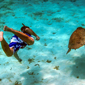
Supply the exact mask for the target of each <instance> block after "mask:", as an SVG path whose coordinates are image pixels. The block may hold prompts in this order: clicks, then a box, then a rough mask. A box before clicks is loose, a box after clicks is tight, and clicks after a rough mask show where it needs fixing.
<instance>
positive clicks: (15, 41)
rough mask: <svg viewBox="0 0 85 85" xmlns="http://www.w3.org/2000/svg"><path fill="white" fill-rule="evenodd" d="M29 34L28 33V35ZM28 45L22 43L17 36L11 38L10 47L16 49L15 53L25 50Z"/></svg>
mask: <svg viewBox="0 0 85 85" xmlns="http://www.w3.org/2000/svg"><path fill="white" fill-rule="evenodd" d="M26 34H27V33H26ZM27 35H28V36H30V37H32V36H31V35H29V34H27ZM26 45H27V43H26V42H24V41H22V40H21V39H20V38H19V37H17V36H16V35H14V36H13V37H12V38H11V41H10V44H9V47H10V48H11V47H13V48H14V52H13V53H15V52H16V51H18V50H19V49H20V48H24V47H25V46H26Z"/></svg>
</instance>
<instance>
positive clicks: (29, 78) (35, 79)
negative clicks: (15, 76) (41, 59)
mask: <svg viewBox="0 0 85 85" xmlns="http://www.w3.org/2000/svg"><path fill="white" fill-rule="evenodd" d="M40 70H41V68H40V66H39V65H38V64H36V66H33V67H32V68H31V69H29V70H27V71H26V72H24V73H22V74H21V75H20V76H21V77H23V78H24V80H23V85H28V84H29V85H37V84H39V83H41V82H42V80H43V79H42V73H41V72H40Z"/></svg>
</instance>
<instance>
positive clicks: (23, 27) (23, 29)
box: [21, 23, 29, 32]
mask: <svg viewBox="0 0 85 85" xmlns="http://www.w3.org/2000/svg"><path fill="white" fill-rule="evenodd" d="M22 25H23V26H22V27H21V31H23V32H25V28H29V27H28V26H25V25H24V24H23V23H22Z"/></svg>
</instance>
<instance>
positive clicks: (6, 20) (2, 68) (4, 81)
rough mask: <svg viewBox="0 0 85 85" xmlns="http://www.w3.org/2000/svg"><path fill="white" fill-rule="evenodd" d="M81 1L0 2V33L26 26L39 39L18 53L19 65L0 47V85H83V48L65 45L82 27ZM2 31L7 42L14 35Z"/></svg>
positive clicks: (83, 9)
mask: <svg viewBox="0 0 85 85" xmlns="http://www.w3.org/2000/svg"><path fill="white" fill-rule="evenodd" d="M84 2H85V1H84V0H81V1H80V0H76V1H75V0H73V1H72V0H71V1H70V0H61V1H58V0H57V1H56V0H40V1H38V0H18V1H17V0H15V1H11V0H4V1H3V0H0V30H1V31H3V27H4V25H7V26H9V27H10V28H13V29H15V30H18V31H20V28H21V27H22V23H24V24H25V25H26V26H29V27H30V28H31V29H32V30H33V31H34V32H35V33H36V34H37V35H39V36H40V40H39V41H36V40H35V43H34V45H32V46H27V47H26V48H24V49H20V50H19V51H18V55H19V57H20V58H21V59H22V63H19V62H18V61H17V60H16V59H15V58H14V56H12V57H7V56H6V55H5V53H4V52H3V50H2V47H1V45H0V85H84V84H85V76H84V74H85V69H84V67H85V63H84V60H85V48H84V46H82V47H81V48H79V49H77V50H72V51H71V52H70V53H69V54H68V55H66V52H67V50H68V42H69V38H70V36H71V34H72V33H73V31H75V30H76V28H77V27H80V26H81V27H83V28H85V19H84V18H85V5H84ZM3 32H4V38H5V40H6V41H7V43H9V42H10V39H11V37H12V36H13V34H12V33H10V32H6V31H3Z"/></svg>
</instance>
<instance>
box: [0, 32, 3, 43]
mask: <svg viewBox="0 0 85 85" xmlns="http://www.w3.org/2000/svg"><path fill="white" fill-rule="evenodd" d="M2 40H3V32H0V42H1V41H2Z"/></svg>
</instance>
